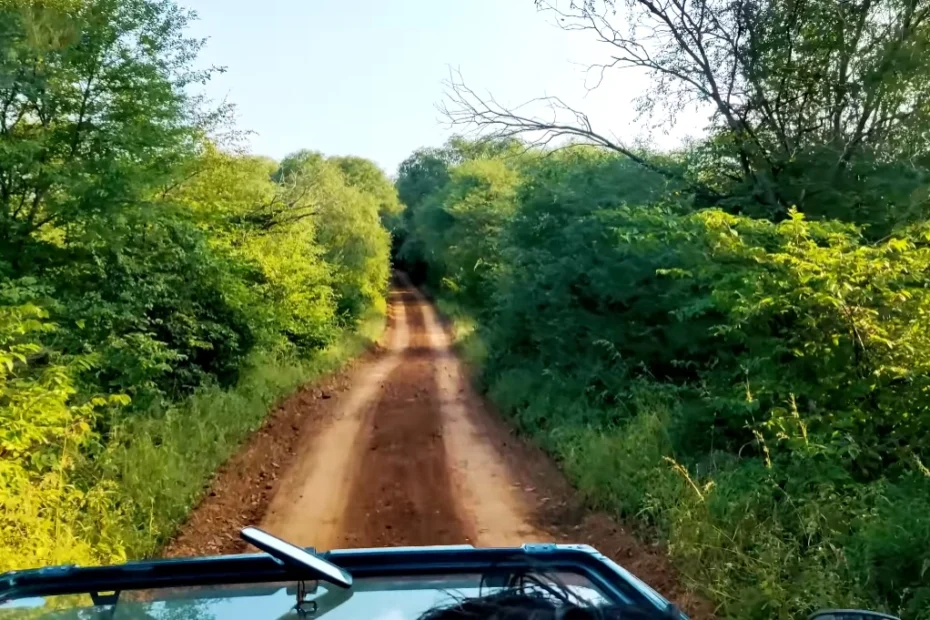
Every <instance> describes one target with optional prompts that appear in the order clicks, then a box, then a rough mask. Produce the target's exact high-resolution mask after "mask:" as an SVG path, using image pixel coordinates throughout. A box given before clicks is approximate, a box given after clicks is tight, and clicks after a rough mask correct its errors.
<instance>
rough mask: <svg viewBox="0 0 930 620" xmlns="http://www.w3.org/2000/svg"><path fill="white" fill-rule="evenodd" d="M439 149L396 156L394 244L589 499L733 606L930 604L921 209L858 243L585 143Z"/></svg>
mask: <svg viewBox="0 0 930 620" xmlns="http://www.w3.org/2000/svg"><path fill="white" fill-rule="evenodd" d="M455 149H456V147H455V146H454V145H453V146H452V147H451V148H450V149H449V152H446V153H442V152H437V151H431V152H430V151H422V152H418V153H416V154H414V155H413V156H412V157H411V158H410V159H409V160H408V161H407V162H405V164H404V166H403V167H402V168H401V175H400V177H399V178H398V183H397V184H398V190H399V193H400V195H401V197H402V198H407V199H410V198H409V197H410V196H413V197H414V198H415V199H414V200H412V201H411V204H410V205H409V207H408V213H407V214H406V221H407V222H408V227H407V230H406V234H407V237H406V241H405V243H404V245H403V246H402V247H401V248H400V250H399V258H400V259H401V260H404V259H405V258H409V259H412V262H414V264H420V265H422V263H425V264H426V272H425V275H426V280H427V282H428V283H429V284H430V286H432V287H433V288H434V289H435V290H436V291H437V292H438V294H439V295H440V298H441V299H443V300H445V301H444V303H446V304H447V307H448V308H450V309H451V310H450V311H451V312H453V313H454V314H455V313H458V314H459V315H460V316H463V317H472V319H473V320H475V321H476V322H477V329H476V330H475V331H471V332H470V333H466V337H465V339H464V342H463V346H464V348H465V350H466V352H467V353H468V354H469V356H470V357H472V358H473V361H474V362H476V363H478V364H479V365H480V366H481V367H482V369H483V373H482V381H483V383H484V386H485V388H486V389H487V390H488V391H489V393H490V395H491V396H492V398H493V399H494V400H495V401H496V402H497V403H498V404H499V405H500V406H501V408H502V409H503V410H504V411H505V412H507V413H509V415H511V416H512V417H513V418H514V420H515V421H516V423H517V425H518V427H519V428H521V429H523V430H524V431H526V432H528V433H531V434H533V435H534V436H536V437H537V438H538V439H539V440H540V441H541V442H542V443H543V445H544V446H546V447H547V448H548V449H550V450H551V451H552V452H553V453H554V454H555V455H556V456H557V457H558V458H559V459H560V461H561V462H562V463H563V466H564V467H565V468H566V470H567V471H568V473H569V474H570V475H571V476H572V478H573V479H574V480H575V482H576V483H577V484H578V486H579V488H580V489H581V490H582V491H583V492H584V493H585V494H586V496H587V497H588V498H589V500H590V501H591V502H592V504H594V505H597V506H601V507H604V508H607V509H609V510H612V511H615V512H616V513H617V514H618V515H620V516H622V517H625V518H635V519H638V520H639V521H640V522H641V523H643V524H644V525H646V526H648V527H649V528H651V531H653V532H655V533H661V537H662V538H664V539H666V540H668V542H669V546H670V551H671V553H672V555H673V557H674V559H676V561H677V563H678V566H679V567H680V568H681V569H682V571H683V573H684V574H685V575H686V576H687V577H688V578H689V579H690V580H691V581H692V582H693V583H694V584H695V585H696V586H697V587H699V588H700V589H701V590H702V591H703V592H704V593H705V594H706V595H707V596H709V597H710V598H712V599H713V600H715V601H716V602H717V603H719V604H720V605H721V606H722V610H723V611H724V613H725V615H727V616H728V617H738V618H747V617H759V618H770V617H786V618H787V617H797V615H798V614H800V613H802V612H806V611H810V610H812V609H814V608H816V607H831V606H833V607H836V606H840V607H842V606H857V605H860V606H871V607H875V608H884V609H891V610H894V611H897V612H900V613H903V614H904V615H905V616H906V617H912V618H916V617H930V616H928V614H930V578H928V574H927V570H926V567H927V566H928V565H930V555H928V554H927V549H930V516H928V515H930V513H928V512H927V508H928V506H930V471H928V470H927V468H926V467H925V466H924V463H925V462H927V461H928V459H930V411H928V407H930V399H928V398H927V391H928V377H930V375H928V370H930V368H928V362H930V358H928V357H927V352H928V351H930V342H928V341H927V338H928V336H927V334H928V333H930V330H928V329H927V328H928V327H930V325H928V323H927V318H926V317H927V316H928V311H930V293H928V291H930V288H928V283H930V282H928V280H927V276H926V273H927V270H928V268H930V247H928V242H927V240H928V237H927V236H926V232H925V230H926V229H925V228H924V227H923V226H922V225H912V226H909V227H907V228H902V229H899V231H898V232H897V233H896V234H894V235H892V236H890V237H888V238H886V239H883V240H881V241H879V242H869V241H867V239H866V238H865V237H864V236H863V233H862V229H861V228H859V227H857V226H856V225H854V224H848V223H842V222H836V221H833V220H830V219H808V218H807V217H805V215H804V214H803V213H801V212H798V211H797V210H794V211H791V212H790V213H789V215H788V217H787V218H785V219H779V220H778V221H772V220H768V219H754V218H750V217H747V216H739V215H733V214H730V213H727V212H726V211H724V210H721V209H717V208H695V204H694V201H693V197H692V194H690V193H689V192H688V191H685V190H684V188H683V187H682V186H680V185H678V184H676V183H674V182H670V181H668V180H666V178H665V177H663V176H662V175H660V174H658V173H656V172H653V171H650V170H648V169H646V168H644V167H642V166H640V165H638V164H636V163H634V162H631V161H630V160H628V159H626V158H623V157H619V156H616V155H612V154H608V153H606V152H603V151H600V150H597V149H595V148H591V147H574V148H570V149H566V150H561V151H557V152H554V153H550V154H547V155H545V156H541V154H540V153H537V152H533V151H530V152H529V153H527V154H526V155H523V156H517V157H512V156H487V155H482V154H479V155H477V156H475V158H468V157H464V158H463V157H461V156H456V155H455V154H454V151H455ZM466 322H467V321H466Z"/></svg>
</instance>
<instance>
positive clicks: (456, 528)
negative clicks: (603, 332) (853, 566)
mask: <svg viewBox="0 0 930 620" xmlns="http://www.w3.org/2000/svg"><path fill="white" fill-rule="evenodd" d="M389 317H390V322H389V326H388V330H387V333H386V336H385V338H386V344H385V345H384V346H381V347H379V348H378V349H377V350H375V351H373V352H371V353H369V354H368V355H367V356H365V357H363V358H362V359H361V360H359V361H358V362H356V363H355V364H354V365H352V366H351V367H350V368H348V369H347V370H346V371H344V372H343V373H341V374H340V375H338V376H335V377H331V378H330V379H328V380H326V381H325V382H323V383H321V384H318V385H315V386H312V387H307V388H305V389H304V390H302V391H301V392H300V393H298V394H296V395H295V396H293V397H292V398H291V399H289V400H288V401H286V402H285V403H283V404H282V405H281V407H280V408H279V409H278V410H277V411H276V412H275V413H274V414H273V415H272V416H270V417H269V420H268V422H267V424H266V425H265V426H264V427H263V428H262V429H261V430H260V431H259V432H258V433H256V434H255V436H253V437H252V439H251V440H250V442H249V444H248V445H247V446H246V447H245V448H244V449H243V450H242V451H241V452H240V453H239V454H238V455H237V456H236V457H234V458H233V459H231V460H230V462H229V463H227V465H226V466H225V467H224V468H223V469H222V470H221V471H220V472H219V473H218V474H217V476H216V478H215V479H214V481H213V484H212V488H211V491H210V492H209V494H208V495H207V496H206V497H205V498H204V500H203V502H202V503H201V504H200V506H199V507H198V508H197V509H196V510H195V511H194V512H193V514H192V515H191V518H190V520H189V522H188V523H187V524H186V526H185V527H184V528H183V530H182V532H181V534H180V535H179V536H178V537H177V539H176V540H175V541H174V542H173V543H172V544H171V545H170V546H169V549H168V551H167V555H170V556H181V555H193V554H216V553H234V552H239V551H242V550H243V549H244V546H243V545H242V543H241V542H240V541H239V539H238V530H239V528H241V527H243V526H245V525H249V524H256V523H260V524H261V526H262V527H264V528H265V529H267V530H268V531H270V532H271V533H273V534H276V535H279V536H281V537H283V538H285V539H287V540H290V541H291V542H294V543H296V544H300V545H304V546H313V547H316V548H318V549H333V548H352V547H378V546H405V545H430V544H455V543H471V544H474V545H476V546H509V545H519V544H522V543H524V542H541V541H547V542H553V541H554V542H576V543H588V544H591V545H593V546H594V547H596V548H597V549H599V550H600V551H601V552H603V553H604V554H605V555H607V556H609V557H611V558H612V559H614V560H615V561H617V562H618V563H620V564H622V565H623V566H625V567H626V568H627V569H629V570H630V571H631V572H633V573H634V574H636V575H638V576H639V577H640V578H642V579H643V580H644V581H646V582H647V583H649V584H650V585H652V586H653V587H655V588H656V589H657V590H659V591H660V592H661V593H662V594H664V595H665V596H666V597H668V598H669V599H671V600H673V601H674V602H676V603H677V604H678V605H679V606H681V607H682V608H683V609H684V610H686V611H687V612H688V613H689V614H690V615H691V616H692V617H693V618H707V617H711V616H712V609H711V607H710V606H709V605H708V604H707V603H706V602H705V601H702V600H701V599H699V598H697V597H695V596H694V595H693V594H691V593H689V592H688V591H687V590H686V589H685V588H684V587H683V586H682V584H681V582H680V581H679V579H678V576H677V574H676V573H675V571H674V570H673V569H672V568H671V567H670V566H669V563H668V560H667V558H666V556H665V554H664V553H663V551H662V549H661V548H656V547H653V546H650V545H644V544H642V543H641V542H639V541H637V540H636V539H635V538H634V537H633V536H631V535H630V534H629V533H627V532H626V531H625V530H624V529H623V527H622V526H620V525H619V524H617V523H616V522H615V521H613V520H611V519H610V518H609V517H607V516H606V515H604V514H600V513H594V512H591V511H588V510H586V509H585V508H584V507H583V506H582V504H581V502H580V500H579V498H578V497H577V495H576V494H575V493H574V492H573V491H572V489H571V487H570V486H569V485H568V483H567V482H566V480H565V479H564V477H563V476H562V475H561V473H560V472H559V471H558V469H557V468H556V467H555V466H554V464H553V463H552V462H551V461H550V460H549V459H548V458H547V457H546V456H545V455H544V454H543V453H542V452H541V451H539V450H538V449H537V448H535V447H533V446H531V445H529V444H527V443H526V442H524V441H522V440H520V439H518V438H516V437H515V436H514V435H513V433H512V432H511V430H510V429H509V428H508V427H507V425H506V424H505V423H504V422H503V421H502V420H500V418H498V417H497V416H495V415H494V414H493V411H492V410H491V409H490V408H489V407H488V406H487V404H486V403H485V402H484V401H483V399H482V398H481V397H480V396H479V395H477V394H476V393H475V392H474V391H473V390H472V389H471V387H470V385H469V382H468V381H467V375H466V374H465V372H464V370H463V368H462V367H461V364H460V363H459V361H458V359H457V358H456V357H455V355H454V354H453V352H452V350H451V348H450V339H449V336H448V334H447V333H446V332H445V330H444V329H443V328H442V326H441V324H440V323H439V321H438V320H437V317H436V314H435V311H434V310H433V308H432V306H431V305H430V304H429V303H428V302H427V301H426V300H425V299H424V298H423V297H422V296H421V295H420V294H419V292H418V291H417V290H416V289H414V288H413V287H411V286H409V285H406V284H405V283H403V282H400V283H398V285H397V286H396V287H395V289H394V290H393V292H392V294H391V297H390V311H389Z"/></svg>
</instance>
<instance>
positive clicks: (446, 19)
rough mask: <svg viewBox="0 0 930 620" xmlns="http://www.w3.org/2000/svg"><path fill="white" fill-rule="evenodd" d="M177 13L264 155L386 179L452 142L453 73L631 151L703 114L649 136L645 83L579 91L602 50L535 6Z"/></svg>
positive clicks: (629, 76)
mask: <svg viewBox="0 0 930 620" xmlns="http://www.w3.org/2000/svg"><path fill="white" fill-rule="evenodd" d="M181 4H183V5H185V6H188V7H189V8H192V9H194V10H195V11H196V12H197V13H198V14H199V17H200V20H199V21H198V22H197V23H195V24H194V28H193V32H194V34H196V35H197V36H202V37H208V38H209V41H208V42H207V45H206V48H205V49H204V51H203V54H202V55H201V59H200V60H201V62H202V63H204V64H207V65H211V64H212V65H221V66H225V67H226V68H227V71H226V73H225V74H223V75H219V76H216V77H215V78H214V79H213V80H212V81H211V82H210V83H209V84H208V85H207V87H206V92H207V94H208V95H209V96H210V97H212V98H214V99H217V100H223V99H227V100H228V101H229V102H231V103H234V104H235V105H236V107H237V110H238V124H239V126H240V127H241V128H243V129H247V130H251V131H253V132H254V133H253V134H252V135H251V136H250V139H249V142H250V146H251V150H252V151H253V152H255V153H257V154H261V155H268V156H271V157H275V158H281V157H283V156H284V155H286V154H288V153H290V152H292V151H294V150H295V149H298V148H303V147H305V146H307V145H311V146H312V147H313V148H314V149H318V150H321V151H323V152H326V153H329V154H335V155H339V154H349V153H351V154H356V155H361V156H364V157H368V158H370V159H373V160H374V161H376V162H377V163H378V164H379V165H381V166H382V167H383V168H384V169H385V170H387V171H388V172H390V173H393V172H394V170H395V169H396V167H397V165H398V164H399V163H400V161H401V160H402V159H403V158H404V157H406V156H407V155H408V154H409V153H410V151H412V150H413V149H414V148H417V147H419V146H422V145H425V144H432V145H439V144H441V143H443V142H444V141H445V140H446V138H448V137H449V136H450V135H452V131H451V130H450V129H449V128H448V127H447V126H445V123H444V119H442V117H441V114H440V113H439V112H438V111H437V110H436V107H435V105H436V104H437V103H439V102H440V101H442V99H443V80H445V79H446V78H447V77H448V75H449V70H450V68H453V69H458V70H460V71H461V72H462V75H463V77H464V79H465V80H466V81H467V82H468V84H469V85H470V86H471V87H473V88H475V89H476V90H481V91H490V92H491V93H493V94H494V96H495V97H497V98H498V99H500V100H501V101H504V102H506V103H508V104H511V105H516V104H519V103H522V102H524V101H526V100H529V99H532V98H534V97H539V96H543V95H559V96H561V97H563V98H565V99H566V100H567V101H568V102H569V103H571V104H573V105H575V106H577V107H579V108H581V109H584V110H585V111H586V112H587V113H588V114H589V115H590V116H591V119H592V121H593V122H594V123H595V124H596V125H598V127H599V128H600V129H601V130H602V131H606V132H613V133H615V134H617V135H618V136H621V137H622V138H623V139H624V140H625V141H628V142H629V141H633V140H635V139H637V138H645V139H650V140H651V141H652V142H653V143H654V145H655V146H658V147H660V148H670V147H674V146H675V145H677V144H679V143H680V141H681V140H682V138H683V137H685V136H687V135H696V134H699V133H700V130H701V128H702V127H703V126H704V124H705V119H706V115H702V114H700V113H697V112H687V113H684V114H681V115H680V116H679V119H678V123H677V126H676V127H674V128H673V129H671V130H669V129H668V128H666V127H664V126H663V127H661V128H658V129H655V130H650V126H651V124H650V122H649V121H648V119H637V114H636V109H635V106H634V105H633V102H632V100H633V99H634V98H635V97H636V96H639V95H641V94H642V93H643V92H644V91H645V90H646V88H647V87H648V78H647V77H646V76H645V75H643V74H638V73H635V72H632V71H626V72H614V73H613V74H610V75H609V76H608V79H606V80H605V81H604V83H603V84H602V85H601V86H600V87H599V88H598V89H596V90H594V91H592V92H588V90H587V89H586V81H587V85H588V86H590V85H592V84H593V83H594V81H595V76H594V75H593V74H591V73H586V70H585V69H586V67H587V66H588V65H590V64H592V63H595V62H604V61H605V59H606V58H607V53H608V52H609V50H608V49H607V48H606V47H605V46H603V45H598V43H597V42H596V41H595V40H594V38H593V37H591V36H590V35H589V34H588V33H576V32H564V31H563V30H561V29H559V28H558V27H557V26H556V25H554V23H553V20H554V16H553V15H552V14H543V13H539V12H537V10H536V8H535V6H534V3H533V1H532V0H507V1H505V2H501V1H500V0H469V1H468V2H429V1H427V0H399V1H397V2H383V1H376V0H358V1H355V2H351V3H349V2H318V1H317V2H304V1H301V0H265V1H264V2H261V3H255V2H251V1H249V0H182V2H181ZM656 120H657V121H658V119H656ZM654 124H657V123H654Z"/></svg>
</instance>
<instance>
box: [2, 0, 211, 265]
mask: <svg viewBox="0 0 930 620" xmlns="http://www.w3.org/2000/svg"><path fill="white" fill-rule="evenodd" d="M191 19H192V14H191V13H189V12H187V11H184V10H182V9H180V8H178V7H177V6H176V5H175V4H174V3H173V2H172V1H171V0H124V1H117V0H86V1H84V2H72V3H48V4H45V3H35V2H26V1H17V2H13V3H7V4H3V5H0V144H2V146H3V148H2V149H0V248H2V250H0V251H2V253H3V254H7V255H8V257H9V258H11V259H12V260H13V261H14V262H17V263H19V264H20V265H23V264H24V263H25V261H24V257H23V255H22V252H23V250H24V247H25V245H26V243H27V241H29V240H34V239H35V238H36V236H37V235H39V234H40V233H42V232H43V231H45V230H47V229H48V228H49V227H50V226H55V227H59V228H67V227H68V226H69V225H71V224H74V223H75V222H79V221H81V220H83V219H86V218H88V217H94V216H98V215H101V214H107V213H112V212H115V211H119V210H121V209H127V208H130V207H132V206H137V205H139V204H144V203H145V201H146V199H147V198H148V197H149V196H150V193H151V192H152V191H153V189H154V188H155V187H157V186H158V185H162V184H166V183H168V180H169V179H170V177H171V175H172V174H173V173H174V172H175V170H176V165H177V163H178V162H179V161H181V160H183V159H184V158H185V157H186V156H187V155H188V154H189V153H190V152H191V149H192V148H193V146H194V145H195V141H194V140H193V138H194V137H195V136H196V135H197V134H198V133H200V132H201V130H202V127H203V122H202V121H204V118H202V117H200V116H199V115H198V111H197V110H196V109H195V108H196V105H195V103H196V102H195V100H194V99H193V98H192V97H190V96H189V95H187V94H186V92H185V88H186V87H187V86H188V85H190V84H193V83H197V82H202V81H205V80H206V79H207V78H208V77H209V75H210V73H211V70H205V71H199V70H194V69H192V63H193V60H194V58H195V57H196V54H197V52H198V50H199V49H200V46H201V43H202V42H201V41H199V40H196V39H190V38H187V37H186V36H185V35H184V30H185V28H186V26H187V24H188V23H189V22H190V20H191Z"/></svg>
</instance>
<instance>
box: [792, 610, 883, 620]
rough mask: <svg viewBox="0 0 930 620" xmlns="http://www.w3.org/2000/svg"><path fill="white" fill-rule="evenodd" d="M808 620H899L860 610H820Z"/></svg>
mask: <svg viewBox="0 0 930 620" xmlns="http://www.w3.org/2000/svg"><path fill="white" fill-rule="evenodd" d="M808 620H901V619H900V618H898V617H897V616H889V615H888V614H882V613H879V612H877V611H864V610H861V609H822V610H820V611H818V612H816V613H813V614H811V615H810V617H809V618H808Z"/></svg>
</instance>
